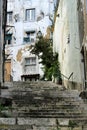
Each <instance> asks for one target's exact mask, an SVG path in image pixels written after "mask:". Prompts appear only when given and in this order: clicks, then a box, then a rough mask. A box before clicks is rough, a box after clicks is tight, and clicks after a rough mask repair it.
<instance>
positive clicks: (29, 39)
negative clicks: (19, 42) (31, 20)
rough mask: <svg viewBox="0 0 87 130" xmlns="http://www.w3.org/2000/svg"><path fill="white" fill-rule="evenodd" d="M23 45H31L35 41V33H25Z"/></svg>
mask: <svg viewBox="0 0 87 130" xmlns="http://www.w3.org/2000/svg"><path fill="white" fill-rule="evenodd" d="M23 41H24V43H33V42H34V41H35V31H29V32H26V37H24V39H23Z"/></svg>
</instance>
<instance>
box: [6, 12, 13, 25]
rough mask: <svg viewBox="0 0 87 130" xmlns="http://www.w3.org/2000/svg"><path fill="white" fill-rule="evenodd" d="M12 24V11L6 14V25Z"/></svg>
mask: <svg viewBox="0 0 87 130" xmlns="http://www.w3.org/2000/svg"><path fill="white" fill-rule="evenodd" d="M12 22H13V11H9V12H7V23H12Z"/></svg>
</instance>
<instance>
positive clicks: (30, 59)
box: [25, 57, 36, 65]
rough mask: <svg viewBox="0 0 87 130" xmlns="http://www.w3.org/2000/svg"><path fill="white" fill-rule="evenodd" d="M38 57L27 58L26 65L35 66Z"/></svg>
mask: <svg viewBox="0 0 87 130" xmlns="http://www.w3.org/2000/svg"><path fill="white" fill-rule="evenodd" d="M35 64H36V57H30V58H25V65H35Z"/></svg>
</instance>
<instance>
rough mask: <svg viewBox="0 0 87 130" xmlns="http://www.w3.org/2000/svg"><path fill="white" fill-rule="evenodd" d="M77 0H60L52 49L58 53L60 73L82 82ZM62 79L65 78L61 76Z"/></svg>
mask: <svg viewBox="0 0 87 130" xmlns="http://www.w3.org/2000/svg"><path fill="white" fill-rule="evenodd" d="M77 2H78V1H77V0H72V1H67V0H60V3H59V7H58V11H57V14H58V16H57V17H56V22H55V29H54V51H57V52H58V53H59V61H60V66H61V73H62V74H63V75H65V76H66V77H67V78H69V76H70V74H71V73H73V78H72V77H71V79H70V81H74V82H77V83H82V75H81V64H82V63H81V53H80V40H79V25H78V11H77ZM63 79H65V80H67V79H66V78H64V77H63Z"/></svg>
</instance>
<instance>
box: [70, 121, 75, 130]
mask: <svg viewBox="0 0 87 130" xmlns="http://www.w3.org/2000/svg"><path fill="white" fill-rule="evenodd" d="M68 126H69V127H71V129H72V130H73V128H74V127H75V126H77V123H76V122H75V121H71V120H69V125H68Z"/></svg>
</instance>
